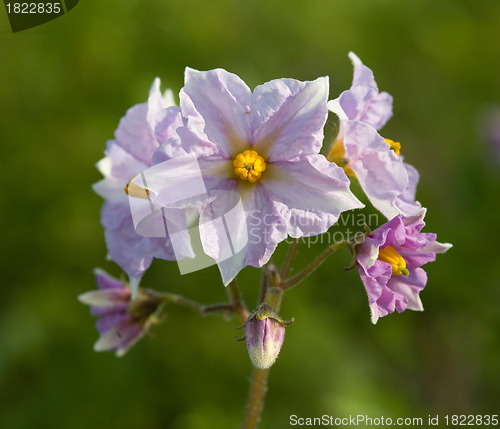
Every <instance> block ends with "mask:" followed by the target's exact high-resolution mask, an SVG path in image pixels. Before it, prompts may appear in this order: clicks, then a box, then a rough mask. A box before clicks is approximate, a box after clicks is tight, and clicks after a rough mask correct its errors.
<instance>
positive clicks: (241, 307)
mask: <svg viewBox="0 0 500 429" xmlns="http://www.w3.org/2000/svg"><path fill="white" fill-rule="evenodd" d="M226 292H227V296H228V297H229V301H230V302H231V305H232V306H233V311H234V312H235V314H236V316H238V319H240V322H241V323H245V321H246V320H247V318H248V310H247V308H246V306H245V303H244V302H243V300H242V299H241V295H240V291H239V289H238V285H237V284H236V279H235V280H233V281H232V282H231V283H229V284H228V285H227V287H226Z"/></svg>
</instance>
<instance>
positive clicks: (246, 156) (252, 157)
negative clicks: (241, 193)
mask: <svg viewBox="0 0 500 429" xmlns="http://www.w3.org/2000/svg"><path fill="white" fill-rule="evenodd" d="M233 165H234V172H235V173H236V175H237V176H238V177H239V178H240V179H243V180H248V181H249V182H250V183H254V182H256V181H257V180H259V178H260V176H261V175H262V172H263V171H264V170H265V169H266V162H265V161H264V158H262V157H261V156H260V155H259V154H258V153H257V152H256V151H254V150H250V149H248V150H245V151H243V152H241V153H239V154H238V155H236V158H234V161H233Z"/></svg>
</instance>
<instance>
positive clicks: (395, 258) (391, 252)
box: [377, 246, 410, 276]
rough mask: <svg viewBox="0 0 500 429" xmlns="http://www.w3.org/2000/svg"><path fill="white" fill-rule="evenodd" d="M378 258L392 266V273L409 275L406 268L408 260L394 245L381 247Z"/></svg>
mask: <svg viewBox="0 0 500 429" xmlns="http://www.w3.org/2000/svg"><path fill="white" fill-rule="evenodd" d="M377 259H378V260H379V261H382V262H385V263H386V264H389V265H390V266H391V267H392V275H398V274H403V275H405V276H407V275H409V274H410V272H409V271H408V269H407V268H406V261H405V260H404V259H403V257H402V256H401V255H400V254H399V253H398V252H397V251H396V250H395V249H394V247H392V246H387V247H384V248H383V249H379V250H378V258H377Z"/></svg>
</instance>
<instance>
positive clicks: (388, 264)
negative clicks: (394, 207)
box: [356, 209, 451, 323]
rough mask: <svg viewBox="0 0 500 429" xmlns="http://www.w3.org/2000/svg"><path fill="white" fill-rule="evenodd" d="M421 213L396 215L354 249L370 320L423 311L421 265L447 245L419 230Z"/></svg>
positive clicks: (433, 235) (422, 271)
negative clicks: (408, 215) (405, 312)
mask: <svg viewBox="0 0 500 429" xmlns="http://www.w3.org/2000/svg"><path fill="white" fill-rule="evenodd" d="M425 212H426V210H425V209H422V210H421V211H420V213H418V214H417V215H415V216H410V217H404V216H402V215H398V216H396V217H395V218H394V219H392V220H390V221H389V222H387V223H385V224H384V225H382V226H380V227H379V228H377V229H376V230H375V231H373V232H372V233H371V234H369V235H368V236H367V237H366V239H365V241H364V242H363V243H362V244H360V245H359V246H358V247H357V248H356V252H357V256H356V258H357V265H358V270H359V274H360V276H361V280H362V281H363V283H364V286H365V289H366V293H367V294H368V301H369V304H370V309H371V319H372V322H373V323H377V320H378V318H379V317H382V316H385V315H387V314H389V313H393V312H394V311H395V310H397V311H398V312H399V313H401V312H403V311H404V310H406V309H407V308H408V309H410V310H417V311H422V310H423V306H422V302H421V300H420V297H419V293H420V291H421V290H422V289H423V288H424V287H425V285H426V283H427V274H426V272H425V271H424V270H423V269H422V268H421V266H422V265H424V264H426V263H427V262H432V261H434V260H435V259H436V253H444V252H446V251H447V250H448V249H449V248H450V247H451V244H448V243H445V244H441V243H438V242H437V241H436V234H432V233H421V232H420V230H421V229H422V228H423V226H424V225H425V223H424V221H423V218H424V216H425Z"/></svg>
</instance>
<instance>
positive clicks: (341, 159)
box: [326, 139, 356, 177]
mask: <svg viewBox="0 0 500 429" xmlns="http://www.w3.org/2000/svg"><path fill="white" fill-rule="evenodd" d="M326 158H327V159H328V161H330V162H334V163H335V164H337V165H338V166H339V167H342V168H343V169H344V171H345V174H347V175H348V176H350V177H356V174H354V171H352V170H351V168H350V167H349V165H348V164H349V161H348V160H347V158H346V157H345V147H344V142H343V141H342V140H341V139H337V140H335V143H334V144H333V146H332V148H331V150H330V153H329V154H328V156H327V157H326Z"/></svg>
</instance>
